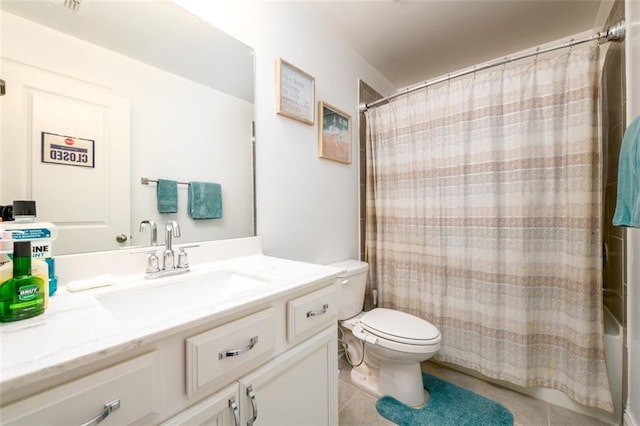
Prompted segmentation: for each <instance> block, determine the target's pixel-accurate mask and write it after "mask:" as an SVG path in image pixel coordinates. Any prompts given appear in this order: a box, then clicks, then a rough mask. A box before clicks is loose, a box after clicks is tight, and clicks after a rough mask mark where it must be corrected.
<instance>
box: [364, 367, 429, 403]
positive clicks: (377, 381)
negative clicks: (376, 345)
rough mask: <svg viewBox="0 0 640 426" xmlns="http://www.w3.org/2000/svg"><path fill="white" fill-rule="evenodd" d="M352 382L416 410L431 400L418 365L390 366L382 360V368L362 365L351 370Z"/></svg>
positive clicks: (371, 392)
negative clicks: (388, 396)
mask: <svg viewBox="0 0 640 426" xmlns="http://www.w3.org/2000/svg"><path fill="white" fill-rule="evenodd" d="M385 364H386V365H385ZM351 382H352V383H353V384H354V385H355V386H357V387H358V388H360V389H362V390H364V391H365V392H367V393H370V394H372V395H374V396H377V397H381V396H385V395H390V396H392V397H394V398H395V399H397V400H398V401H400V402H402V403H403V404H405V405H408V406H410V407H414V408H419V407H422V406H423V405H424V404H425V403H426V402H427V400H428V398H429V393H428V392H427V391H426V389H424V387H423V384H422V373H421V371H420V364H418V363H415V364H393V365H389V364H388V363H385V362H384V361H382V360H381V361H380V368H371V367H370V366H368V365H367V364H366V363H362V364H361V365H360V366H359V367H354V368H352V369H351Z"/></svg>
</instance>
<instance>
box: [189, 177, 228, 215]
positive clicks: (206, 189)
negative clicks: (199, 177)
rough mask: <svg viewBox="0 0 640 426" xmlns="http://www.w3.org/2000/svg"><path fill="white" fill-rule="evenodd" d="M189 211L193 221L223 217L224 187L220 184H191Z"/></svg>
mask: <svg viewBox="0 0 640 426" xmlns="http://www.w3.org/2000/svg"><path fill="white" fill-rule="evenodd" d="M187 210H188V211H189V217H191V218H192V219H220V218H221V217H222V187H221V186H220V184H219V183H211V182H189V196H188V201H187Z"/></svg>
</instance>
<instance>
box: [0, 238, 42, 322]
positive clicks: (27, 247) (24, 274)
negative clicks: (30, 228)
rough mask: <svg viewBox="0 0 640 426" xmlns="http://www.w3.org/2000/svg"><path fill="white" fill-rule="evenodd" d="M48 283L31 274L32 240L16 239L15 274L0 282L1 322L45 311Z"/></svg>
mask: <svg viewBox="0 0 640 426" xmlns="http://www.w3.org/2000/svg"><path fill="white" fill-rule="evenodd" d="M45 293H46V285H45V282H44V280H43V279H42V278H40V277H36V276H34V275H32V274H31V241H14V243H13V276H12V277H11V278H10V279H8V280H6V281H4V282H2V283H0V322H9V321H18V320H21V319H25V318H31V317H34V316H36V315H40V314H42V313H44V309H45V306H44V301H45Z"/></svg>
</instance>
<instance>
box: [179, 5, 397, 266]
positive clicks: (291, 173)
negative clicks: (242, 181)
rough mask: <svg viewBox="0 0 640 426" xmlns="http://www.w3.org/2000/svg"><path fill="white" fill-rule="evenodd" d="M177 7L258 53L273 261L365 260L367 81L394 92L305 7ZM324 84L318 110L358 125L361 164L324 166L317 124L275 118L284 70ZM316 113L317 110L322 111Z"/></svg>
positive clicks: (261, 161) (262, 217)
mask: <svg viewBox="0 0 640 426" xmlns="http://www.w3.org/2000/svg"><path fill="white" fill-rule="evenodd" d="M176 2H177V3H179V4H181V5H183V6H184V7H186V8H188V9H190V10H192V11H193V12H194V13H195V14H197V15H199V16H201V17H203V18H204V19H206V20H208V21H209V22H212V23H213V24H214V25H216V26H218V27H219V28H220V29H222V30H223V31H226V32H228V33H229V34H231V35H232V36H234V37H236V38H238V39H239V40H240V41H242V42H244V43H246V44H248V45H249V46H252V47H254V48H255V50H256V84H255V88H256V92H255V105H256V122H257V135H256V136H257V140H256V163H257V166H256V167H257V169H256V181H257V184H256V186H257V188H256V191H257V192H256V195H257V223H258V235H260V236H261V237H262V240H263V247H264V251H265V253H266V254H268V255H272V256H280V257H285V258H290V259H296V260H303V261H310V262H316V263H329V262H333V261H338V260H342V259H346V258H357V257H358V252H359V249H358V247H359V246H358V239H359V201H358V176H359V175H358V172H359V171H358V131H357V128H356V126H357V118H358V79H359V78H362V79H363V80H364V81H366V82H367V83H368V84H369V85H371V86H372V87H373V88H374V89H376V90H377V91H379V92H380V93H383V94H386V93H390V92H391V91H392V89H393V86H392V85H391V83H389V82H388V81H387V80H386V79H385V78H383V77H382V76H381V75H380V74H379V73H378V72H377V71H376V70H375V69H373V68H372V67H371V66H370V65H369V64H367V63H366V62H365V61H364V60H363V59H362V58H361V57H360V56H358V55H357V54H356V53H355V52H354V51H353V50H352V49H351V48H350V47H349V46H347V45H346V44H345V43H343V42H342V41H341V40H339V39H337V38H336V37H335V35H334V34H333V33H331V32H330V31H329V30H328V29H327V28H325V27H324V26H322V25H320V24H318V22H317V20H315V19H313V16H310V15H309V14H308V12H307V11H306V9H305V8H304V4H303V3H299V2H260V1H251V0H238V1H235V2H217V3H225V4H215V3H216V2H213V3H212V2H202V1H197V0H178V1H176ZM278 57H281V58H283V59H285V60H286V61H288V62H291V63H293V64H294V65H295V66H297V67H299V68H301V69H302V70H304V71H305V72H307V73H308V74H311V75H312V76H313V77H315V82H316V93H315V94H316V110H317V101H320V100H322V101H326V102H328V103H329V104H331V105H333V106H335V107H336V108H338V109H341V110H342V111H345V112H347V113H348V114H350V115H351V117H352V150H353V151H352V163H351V164H350V165H345V164H342V163H337V162H333V161H329V160H324V159H320V158H318V124H317V117H316V124H315V125H313V126H309V125H306V124H302V123H299V122H297V121H294V120H291V119H288V118H285V117H282V116H279V115H277V114H276V112H275V103H276V98H275V95H276V93H275V61H276V59H277V58H278ZM316 113H317V111H316Z"/></svg>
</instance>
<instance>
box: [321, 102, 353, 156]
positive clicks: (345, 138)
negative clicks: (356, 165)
mask: <svg viewBox="0 0 640 426" xmlns="http://www.w3.org/2000/svg"><path fill="white" fill-rule="evenodd" d="M318 155H319V156H320V158H326V159H327V160H333V161H339V162H341V163H345V164H351V116H350V115H349V114H347V113H345V112H342V111H340V110H339V109H338V108H336V107H333V106H331V105H329V104H327V103H326V102H323V101H320V102H318Z"/></svg>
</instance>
